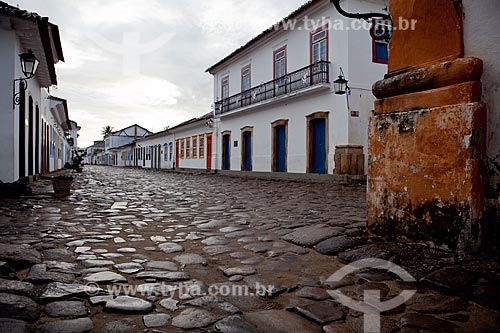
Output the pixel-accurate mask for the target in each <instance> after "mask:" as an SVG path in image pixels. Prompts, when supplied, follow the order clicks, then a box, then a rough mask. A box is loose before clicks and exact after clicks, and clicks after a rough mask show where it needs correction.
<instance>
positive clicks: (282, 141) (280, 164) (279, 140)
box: [275, 126, 286, 172]
mask: <svg viewBox="0 0 500 333" xmlns="http://www.w3.org/2000/svg"><path fill="white" fill-rule="evenodd" d="M275 131H276V133H275V135H276V148H275V149H276V161H275V163H276V172H286V131H285V126H276V127H275Z"/></svg>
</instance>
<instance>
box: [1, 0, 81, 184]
mask: <svg viewBox="0 0 500 333" xmlns="http://www.w3.org/2000/svg"><path fill="white" fill-rule="evenodd" d="M0 45H2V47H1V48H0V66H1V68H2V70H1V72H0V142H2V145H1V147H0V180H1V181H3V182H13V181H16V180H18V179H21V178H25V177H31V176H34V175H37V174H40V173H42V172H50V171H54V170H57V169H60V168H62V167H63V166H64V164H65V163H66V162H68V161H69V160H70V159H71V151H72V147H71V145H70V142H68V138H69V136H70V133H69V132H70V131H71V128H72V125H71V123H70V120H69V118H68V108H67V102H66V101H65V100H62V99H59V98H53V97H52V96H50V94H49V88H50V87H51V86H52V85H56V84H57V75H56V71H55V64H56V63H57V62H59V61H64V56H63V52H62V47H61V41H60V37H59V29H58V27H57V25H54V24H52V23H50V22H49V20H48V18H46V17H41V16H39V15H38V14H36V13H31V12H28V11H25V10H21V9H19V8H16V7H14V6H10V5H8V4H6V3H5V2H0ZM29 51H31V52H32V53H33V54H34V55H35V57H36V58H37V59H38V61H39V63H38V68H37V70H36V73H35V76H34V77H32V78H27V77H26V75H25V74H24V73H23V70H22V68H21V61H20V56H19V55H20V54H26V53H29ZM25 72H26V71H25Z"/></svg>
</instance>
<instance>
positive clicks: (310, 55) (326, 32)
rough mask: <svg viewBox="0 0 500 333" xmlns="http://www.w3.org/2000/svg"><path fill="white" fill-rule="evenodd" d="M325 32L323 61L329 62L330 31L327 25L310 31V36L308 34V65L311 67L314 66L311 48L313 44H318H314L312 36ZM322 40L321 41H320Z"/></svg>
mask: <svg viewBox="0 0 500 333" xmlns="http://www.w3.org/2000/svg"><path fill="white" fill-rule="evenodd" d="M323 31H325V38H324V40H326V60H325V61H329V60H330V31H329V29H328V24H326V25H324V26H322V27H320V28H318V29H316V30H314V31H312V32H311V33H310V34H309V57H310V63H311V65H313V64H314V54H313V51H314V49H313V46H314V44H316V43H318V42H314V36H315V35H317V34H319V33H321V32H323ZM322 40H323V39H321V41H322Z"/></svg>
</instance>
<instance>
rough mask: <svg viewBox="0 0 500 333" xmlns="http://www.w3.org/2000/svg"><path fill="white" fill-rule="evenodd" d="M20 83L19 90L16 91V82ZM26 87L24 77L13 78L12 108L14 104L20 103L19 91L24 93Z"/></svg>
mask: <svg viewBox="0 0 500 333" xmlns="http://www.w3.org/2000/svg"><path fill="white" fill-rule="evenodd" d="M18 81H19V83H20V90H19V92H17V93H16V82H18ZM27 88H28V82H26V79H15V80H14V84H13V92H14V95H13V99H12V109H14V108H15V107H16V105H19V103H21V93H24V92H25V91H26V89H27Z"/></svg>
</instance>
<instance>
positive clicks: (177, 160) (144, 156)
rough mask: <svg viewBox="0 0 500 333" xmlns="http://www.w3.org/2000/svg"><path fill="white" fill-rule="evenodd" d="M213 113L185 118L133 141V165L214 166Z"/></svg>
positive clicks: (175, 167) (150, 166)
mask: <svg viewBox="0 0 500 333" xmlns="http://www.w3.org/2000/svg"><path fill="white" fill-rule="evenodd" d="M211 117H212V114H211V113H209V114H206V115H204V116H202V117H199V118H193V119H190V120H188V121H185V122H183V123H181V124H179V125H177V126H174V127H172V128H169V129H168V130H165V131H162V132H158V133H155V134H152V135H150V136H148V137H146V138H143V139H139V140H137V141H136V142H135V147H134V151H133V153H132V158H133V160H134V164H133V165H134V166H137V167H142V168H152V169H200V170H211V169H212V168H213V167H212V165H213V154H212V151H213V128H212V127H210V126H207V122H208V121H209V120H210V119H211Z"/></svg>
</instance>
